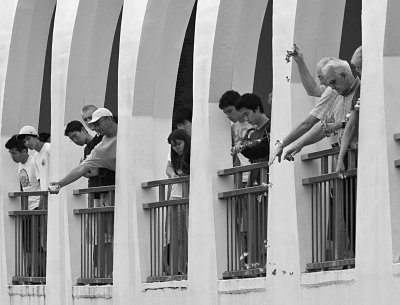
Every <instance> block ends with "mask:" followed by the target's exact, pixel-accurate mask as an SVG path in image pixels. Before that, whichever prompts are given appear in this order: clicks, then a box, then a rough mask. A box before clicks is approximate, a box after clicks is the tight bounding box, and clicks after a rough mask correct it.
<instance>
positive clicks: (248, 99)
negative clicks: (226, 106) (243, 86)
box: [235, 93, 264, 113]
mask: <svg viewBox="0 0 400 305" xmlns="http://www.w3.org/2000/svg"><path fill="white" fill-rule="evenodd" d="M235 108H236V109H237V110H240V108H247V109H250V110H253V111H256V110H257V108H258V109H259V110H260V112H261V113H264V107H263V105H262V102H261V99H260V97H259V96H258V95H257V94H254V93H246V94H243V95H242V96H241V98H240V99H238V100H237V101H236V103H235Z"/></svg>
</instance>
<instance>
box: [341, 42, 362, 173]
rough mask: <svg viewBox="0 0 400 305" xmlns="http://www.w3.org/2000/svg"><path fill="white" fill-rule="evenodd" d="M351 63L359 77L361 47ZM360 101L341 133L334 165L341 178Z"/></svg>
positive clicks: (355, 132)
mask: <svg viewBox="0 0 400 305" xmlns="http://www.w3.org/2000/svg"><path fill="white" fill-rule="evenodd" d="M351 63H352V64H353V66H354V67H355V68H356V71H357V73H358V74H359V75H360V77H361V73H362V47H361V46H360V47H358V48H357V50H356V51H355V52H354V54H353V57H352V58H351ZM359 110H360V99H357V100H356V101H355V103H353V104H352V107H351V113H350V117H349V122H348V124H347V125H346V128H345V130H344V133H343V139H342V146H341V147H340V152H339V156H338V160H337V165H336V172H338V173H339V175H340V177H341V178H344V174H345V165H344V158H345V156H346V153H347V148H348V147H349V145H350V144H351V143H352V142H354V141H355V139H357V134H358V124H359V117H360V112H359Z"/></svg>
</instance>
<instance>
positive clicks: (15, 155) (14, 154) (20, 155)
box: [8, 148, 27, 163]
mask: <svg viewBox="0 0 400 305" xmlns="http://www.w3.org/2000/svg"><path fill="white" fill-rule="evenodd" d="M8 152H9V153H10V156H11V159H13V161H14V162H15V163H22V161H24V159H25V157H26V154H27V151H26V150H25V149H24V150H22V152H19V151H18V149H16V148H11V149H9V150H8Z"/></svg>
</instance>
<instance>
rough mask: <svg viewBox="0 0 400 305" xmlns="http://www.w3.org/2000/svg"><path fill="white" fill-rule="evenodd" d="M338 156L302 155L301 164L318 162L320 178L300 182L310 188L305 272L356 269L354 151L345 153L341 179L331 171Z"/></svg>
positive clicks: (327, 153)
mask: <svg viewBox="0 0 400 305" xmlns="http://www.w3.org/2000/svg"><path fill="white" fill-rule="evenodd" d="M338 153H339V148H334V149H329V150H324V151H319V152H315V153H311V154H306V155H303V156H302V160H303V161H307V160H315V159H320V160H321V175H318V176H316V177H310V178H306V179H303V181H302V183H303V185H309V186H311V227H312V233H311V234H312V236H311V239H312V257H311V263H308V264H307V266H306V269H307V271H320V270H337V269H343V268H353V267H354V266H355V228H356V226H355V219H356V195H357V168H356V152H355V151H354V150H349V151H348V153H347V160H346V163H347V166H346V168H347V169H348V170H347V171H346V174H345V178H344V179H341V178H340V177H339V176H338V174H337V173H335V172H333V171H334V170H335V167H336V158H337V154H338ZM330 165H331V167H332V168H331V170H330V169H329V166H330Z"/></svg>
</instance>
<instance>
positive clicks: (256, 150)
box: [241, 138, 269, 159]
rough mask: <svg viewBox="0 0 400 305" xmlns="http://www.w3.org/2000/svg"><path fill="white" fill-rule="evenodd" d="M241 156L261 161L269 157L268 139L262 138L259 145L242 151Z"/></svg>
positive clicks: (256, 144)
mask: <svg viewBox="0 0 400 305" xmlns="http://www.w3.org/2000/svg"><path fill="white" fill-rule="evenodd" d="M241 153H242V155H243V156H245V157H246V158H248V159H261V158H266V157H268V155H269V141H268V138H263V139H261V141H260V142H259V143H255V144H253V145H251V146H249V147H246V148H245V149H243V150H242V152H241Z"/></svg>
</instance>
